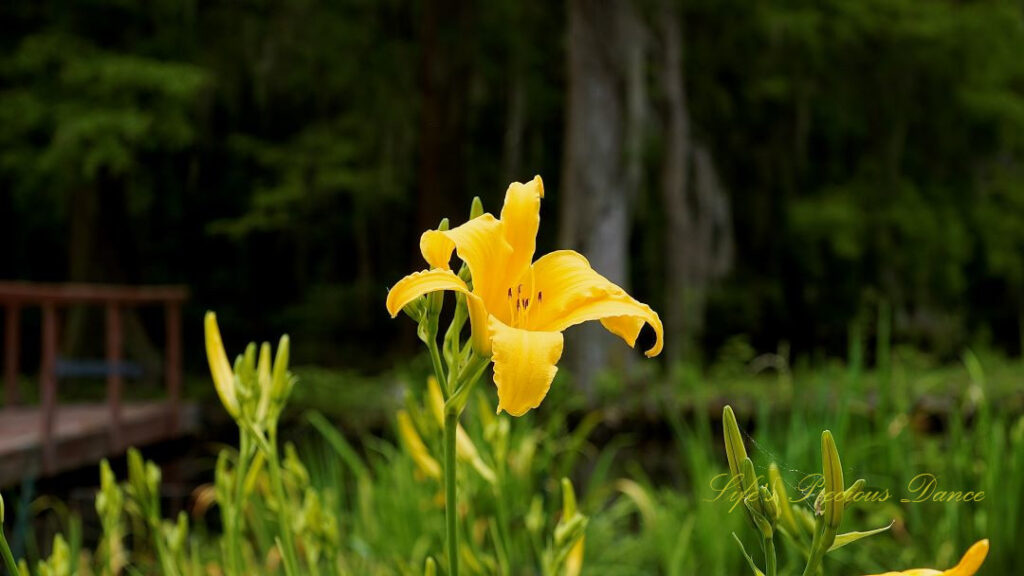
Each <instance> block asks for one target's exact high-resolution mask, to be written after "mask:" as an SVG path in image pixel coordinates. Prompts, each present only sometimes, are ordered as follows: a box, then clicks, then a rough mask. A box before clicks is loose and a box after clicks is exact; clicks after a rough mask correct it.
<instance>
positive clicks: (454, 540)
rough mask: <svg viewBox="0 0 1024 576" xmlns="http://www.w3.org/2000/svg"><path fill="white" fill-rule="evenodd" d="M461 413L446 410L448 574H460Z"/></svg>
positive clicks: (445, 463)
mask: <svg viewBox="0 0 1024 576" xmlns="http://www.w3.org/2000/svg"><path fill="white" fill-rule="evenodd" d="M458 425H459V415H458V414H456V413H454V412H446V413H445V416H444V516H445V527H446V532H447V538H448V574H449V575H450V576H459V524H458V518H457V517H456V514H457V513H458V510H457V501H456V498H457V490H456V486H455V460H456V459H455V449H456V448H455V437H456V431H457V429H458Z"/></svg>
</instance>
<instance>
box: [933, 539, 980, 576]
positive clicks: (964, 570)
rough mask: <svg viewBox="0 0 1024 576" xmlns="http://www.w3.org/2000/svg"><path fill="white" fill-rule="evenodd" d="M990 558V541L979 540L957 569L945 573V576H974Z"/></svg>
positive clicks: (961, 560)
mask: <svg viewBox="0 0 1024 576" xmlns="http://www.w3.org/2000/svg"><path fill="white" fill-rule="evenodd" d="M986 556H988V540H987V539H986V540H979V541H977V542H975V543H974V545H973V546H971V547H970V548H969V549H968V550H967V552H966V553H965V554H964V557H963V558H961V559H960V563H959V564H957V565H956V567H955V568H950V569H949V570H946V571H945V572H943V573H942V574H943V576H974V573H975V572H977V571H978V569H979V568H981V565H982V563H983V562H985V557H986Z"/></svg>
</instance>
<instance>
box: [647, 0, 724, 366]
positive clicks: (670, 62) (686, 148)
mask: <svg viewBox="0 0 1024 576" xmlns="http://www.w3.org/2000/svg"><path fill="white" fill-rule="evenodd" d="M659 20H660V24H661V26H660V27H661V30H660V32H661V48H662V57H661V65H662V70H661V81H662V98H663V114H664V117H665V122H664V124H665V128H664V130H665V148H664V153H665V157H664V160H663V162H662V181H661V187H662V201H663V202H664V207H665V217H666V219H667V224H668V226H667V230H666V235H667V237H666V239H665V242H666V250H665V251H664V254H665V283H666V286H665V294H666V296H665V302H666V304H665V341H666V354H667V356H668V360H669V362H670V363H674V362H678V361H680V360H682V359H684V358H686V357H688V356H689V355H690V354H691V352H692V350H691V348H692V344H693V343H694V341H695V339H696V338H697V337H698V336H699V335H700V333H701V332H702V330H703V325H704V308H705V306H706V303H707V290H708V286H709V284H710V283H711V282H712V281H714V280H716V279H718V278H721V277H722V276H724V275H725V274H726V273H727V272H728V270H729V268H730V267H731V264H732V254H733V239H732V224H731V223H732V216H731V213H730V208H729V199H728V196H727V195H726V193H725V191H724V190H723V189H722V186H721V183H720V181H719V179H718V174H717V172H716V171H715V167H714V161H713V159H712V157H711V153H710V151H708V149H707V148H706V147H705V146H703V145H701V144H698V143H695V142H694V141H693V138H692V135H691V133H690V112H689V109H688V104H687V99H686V87H685V81H684V74H683V70H684V68H683V53H682V51H683V39H682V30H681V26H680V15H679V12H678V9H677V6H676V4H675V3H674V2H672V0H663V1H662V3H661V10H660V18H659ZM691 165H692V168H693V174H692V175H691V173H690V168H691ZM691 176H692V179H693V182H692V184H693V185H692V186H691Z"/></svg>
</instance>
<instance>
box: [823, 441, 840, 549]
mask: <svg viewBox="0 0 1024 576" xmlns="http://www.w3.org/2000/svg"><path fill="white" fill-rule="evenodd" d="M821 458H822V469H823V472H824V474H825V502H824V519H825V525H826V526H828V527H829V528H832V529H833V530H837V529H838V528H839V523H840V522H841V521H842V519H843V508H844V502H843V497H844V487H843V465H842V462H840V461H839V450H838V449H837V448H836V442H835V440H834V439H833V438H832V433H831V432H829V431H828V430H825V431H824V432H822V433H821Z"/></svg>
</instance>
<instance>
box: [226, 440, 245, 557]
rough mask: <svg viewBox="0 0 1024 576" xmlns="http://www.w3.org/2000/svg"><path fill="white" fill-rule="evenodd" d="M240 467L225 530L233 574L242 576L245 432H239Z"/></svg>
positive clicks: (236, 468)
mask: <svg viewBox="0 0 1024 576" xmlns="http://www.w3.org/2000/svg"><path fill="white" fill-rule="evenodd" d="M239 432H240V436H239V440H238V465H237V466H236V467H235V498H234V507H233V509H232V510H231V512H230V514H229V518H230V521H229V522H228V525H227V526H225V527H224V528H225V529H226V531H227V541H228V551H227V552H228V554H229V555H230V563H231V573H232V574H233V576H242V574H243V566H242V513H243V511H244V508H245V502H244V500H245V477H246V475H247V474H248V468H249V455H250V454H249V453H250V449H249V436H248V435H247V434H246V433H245V431H244V430H242V431H239Z"/></svg>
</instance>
